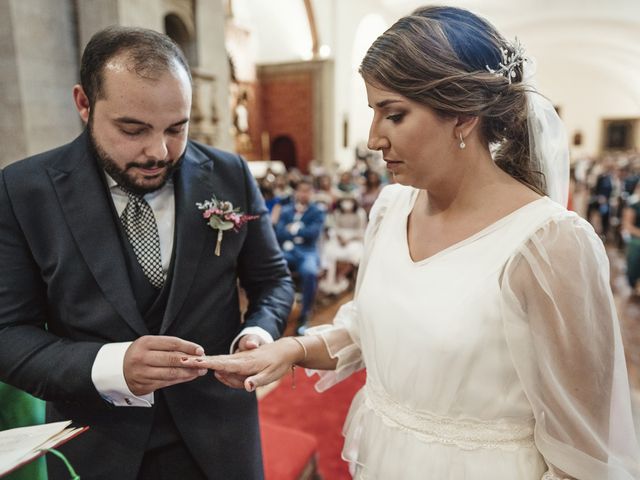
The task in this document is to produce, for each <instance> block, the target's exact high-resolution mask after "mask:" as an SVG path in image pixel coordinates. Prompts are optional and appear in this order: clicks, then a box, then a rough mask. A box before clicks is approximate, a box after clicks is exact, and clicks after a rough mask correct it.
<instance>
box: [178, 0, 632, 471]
mask: <svg viewBox="0 0 640 480" xmlns="http://www.w3.org/2000/svg"><path fill="white" fill-rule="evenodd" d="M531 66H532V62H531V61H530V60H528V59H527V58H526V57H525V56H524V53H523V50H522V48H521V46H520V45H519V44H517V43H515V44H511V43H508V42H506V41H505V40H504V39H503V38H502V36H501V35H500V34H499V33H498V32H497V31H496V30H495V29H494V27H493V26H492V25H490V24H489V23H488V22H487V21H486V20H484V19H482V18H480V17H478V16H476V15H474V14H472V13H470V12H468V11H465V10H461V9H458V8H449V7H426V8H421V9H418V10H416V11H415V12H413V14H411V15H409V16H407V17H405V18H402V19H400V20H399V21H398V22H397V23H396V24H395V25H393V26H392V27H391V28H390V29H389V30H387V31H386V32H385V33H384V34H383V35H381V36H380V37H379V38H378V39H377V40H376V41H375V42H374V43H373V45H372V46H371V47H370V49H369V51H368V52H367V54H366V56H365V58H364V60H363V62H362V65H361V67H360V71H361V74H362V76H363V78H364V81H365V83H366V88H367V94H368V100H369V105H370V106H371V108H372V109H373V114H374V116H373V121H372V124H371V130H370V138H369V147H370V148H371V149H375V150H380V151H381V152H382V154H383V157H384V159H385V161H386V162H387V168H388V170H389V171H390V172H391V173H392V174H393V175H394V177H395V179H396V181H397V183H398V184H397V185H392V186H389V187H386V188H385V189H384V190H383V191H382V194H381V195H380V197H379V199H378V200H377V201H376V203H375V205H374V207H373V210H372V212H371V219H370V224H369V227H368V230H367V234H366V238H365V252H364V258H363V262H362V265H361V268H360V271H359V278H358V283H357V287H356V295H355V299H354V300H353V301H352V302H350V303H349V304H347V305H345V306H343V307H342V308H341V310H340V311H339V313H338V315H337V316H336V318H335V320H334V323H333V325H331V326H326V327H320V328H316V329H311V330H310V331H309V332H308V334H307V335H306V336H304V337H287V338H284V339H280V340H278V341H277V342H275V343H273V344H269V345H265V346H262V347H260V348H259V349H255V350H252V351H248V352H242V353H238V354H236V355H230V356H217V357H204V358H200V359H193V358H190V359H186V360H185V364H189V363H191V362H197V363H200V364H204V365H205V366H207V367H208V368H211V369H213V370H215V371H216V372H215V373H216V377H217V379H218V380H220V381H222V382H224V383H226V384H227V385H229V386H232V387H237V388H241V387H245V388H246V389H247V390H253V389H255V388H256V387H257V386H259V385H265V384H267V383H270V382H273V381H274V380H276V379H278V378H280V377H281V376H283V375H285V374H286V373H287V372H288V371H289V370H290V368H291V367H292V365H301V366H304V367H307V368H311V369H316V370H320V372H319V373H320V377H321V379H320V381H319V383H318V385H317V388H318V389H319V390H323V389H326V388H329V387H330V386H331V385H333V384H335V383H336V382H338V381H340V380H341V379H343V378H345V377H346V376H348V375H349V374H351V373H353V372H354V371H356V370H358V369H361V368H364V367H366V368H367V382H366V385H365V386H364V387H363V389H362V390H361V391H360V392H359V393H358V395H357V396H356V398H355V399H354V401H353V405H352V407H351V410H350V412H349V416H348V419H347V422H346V427H345V435H346V440H345V446H344V451H343V456H344V458H345V459H347V460H348V461H349V462H351V463H352V464H353V466H354V469H355V476H356V478H359V479H385V480H386V479H391V478H401V479H404V480H408V479H434V480H436V479H447V480H462V479H464V480H476V479H487V480H488V479H491V480H513V479H518V480H534V479H535V480H540V479H564V478H575V479H580V480H604V479H608V480H614V479H615V480H631V479H634V478H640V477H639V476H638V475H639V474H638V449H637V446H636V437H635V433H634V429H633V422H632V418H631V408H630V393H629V385H628V379H627V372H626V367H625V360H624V354H623V349H622V341H621V336H620V330H619V326H618V319H617V317H616V311H615V306H614V303H613V299H612V295H611V291H610V288H609V268H608V261H607V257H606V254H605V251H604V248H603V245H602V243H601V242H600V240H599V239H598V236H597V235H596V234H595V233H594V231H593V229H592V228H591V226H590V225H589V224H588V223H587V222H585V221H584V220H582V219H581V218H579V217H578V216H576V215H575V214H574V213H571V212H568V211H567V210H566V209H565V208H564V207H563V205H564V204H565V202H566V196H567V186H568V174H567V170H568V153H567V144H566V138H565V135H564V131H563V128H562V126H561V124H560V121H559V119H558V118H557V115H556V113H555V111H554V110H553V108H552V107H551V105H550V103H549V102H548V101H547V100H546V99H545V98H544V97H543V96H541V95H540V94H538V93H536V92H535V90H534V88H533V87H532V86H531V83H530V80H529V78H528V73H527V70H528V69H529V67H531Z"/></svg>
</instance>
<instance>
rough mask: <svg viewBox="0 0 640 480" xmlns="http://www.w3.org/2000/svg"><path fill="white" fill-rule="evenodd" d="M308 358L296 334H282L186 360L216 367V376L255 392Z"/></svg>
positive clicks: (194, 363) (212, 367) (221, 380)
mask: <svg viewBox="0 0 640 480" xmlns="http://www.w3.org/2000/svg"><path fill="white" fill-rule="evenodd" d="M303 358H304V351H303V350H302V348H301V346H300V344H299V343H298V342H296V341H295V340H293V339H292V338H282V339H280V340H278V341H277V342H274V343H270V344H266V345H262V346H261V347H260V348H256V349H253V350H246V351H243V352H238V353H234V354H233V355H215V356H205V357H198V358H193V357H189V358H187V357H184V359H183V360H182V362H183V364H185V365H187V366H198V367H200V368H202V367H204V368H208V369H210V370H214V371H215V376H216V378H217V379H218V380H219V381H220V382H222V383H224V384H225V385H227V386H229V387H233V388H243V387H244V388H245V390H247V391H248V392H252V391H254V390H255V389H256V387H259V386H262V385H267V384H269V383H271V382H274V381H276V380H278V379H280V378H281V377H283V376H284V375H285V374H286V373H287V372H289V371H290V369H291V365H293V364H294V363H296V362H299V361H301V360H302V359H303Z"/></svg>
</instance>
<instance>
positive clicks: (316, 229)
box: [276, 178, 325, 330]
mask: <svg viewBox="0 0 640 480" xmlns="http://www.w3.org/2000/svg"><path fill="white" fill-rule="evenodd" d="M312 196H313V185H312V183H311V180H309V179H307V178H303V179H301V180H300V181H298V184H297V186H296V191H295V194H294V199H295V201H294V202H291V203H289V204H287V205H283V206H282V211H281V212H280V218H279V220H278V223H277V224H276V236H277V237H278V242H279V243H280V247H281V248H282V251H283V252H284V257H285V259H286V260H287V263H288V264H289V268H290V269H291V270H292V271H293V272H297V273H298V275H299V276H300V280H301V282H302V311H301V312H300V317H299V318H298V326H299V327H301V329H302V330H304V329H305V328H306V323H307V321H308V319H309V315H310V313H311V308H312V307H313V301H314V299H315V296H316V289H317V286H318V271H319V269H320V256H319V254H318V240H319V239H320V236H321V234H322V231H323V227H324V218H325V213H324V210H322V209H321V208H319V207H318V206H317V205H316V204H315V203H314V202H312V201H311V199H312Z"/></svg>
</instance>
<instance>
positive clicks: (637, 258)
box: [622, 184, 640, 296]
mask: <svg viewBox="0 0 640 480" xmlns="http://www.w3.org/2000/svg"><path fill="white" fill-rule="evenodd" d="M628 205H629V206H628V207H627V208H625V209H624V214H623V217H622V228H623V232H624V234H625V237H627V241H628V243H627V279H628V280H629V285H630V286H631V288H632V289H633V293H634V295H636V296H640V281H639V280H640V184H636V188H635V190H634V192H633V194H632V195H631V196H630V197H629V198H628Z"/></svg>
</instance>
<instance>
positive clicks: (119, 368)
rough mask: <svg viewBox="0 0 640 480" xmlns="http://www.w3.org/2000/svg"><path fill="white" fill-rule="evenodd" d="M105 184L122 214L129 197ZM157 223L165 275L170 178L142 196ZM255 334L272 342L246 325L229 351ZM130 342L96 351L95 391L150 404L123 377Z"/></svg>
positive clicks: (114, 399)
mask: <svg viewBox="0 0 640 480" xmlns="http://www.w3.org/2000/svg"><path fill="white" fill-rule="evenodd" d="M107 185H108V186H109V191H110V192H111V198H112V199H113V203H114V205H115V207H116V212H117V213H118V216H120V215H121V214H122V212H123V211H124V209H125V207H126V206H127V202H128V201H129V198H128V197H127V194H126V193H124V192H123V191H122V190H121V189H120V188H119V187H118V184H117V183H116V181H115V180H114V179H113V178H111V177H110V176H109V175H108V174H107ZM144 199H145V200H146V201H147V203H148V204H149V206H150V207H151V210H153V214H154V216H155V218H156V224H157V225H158V234H159V236H160V255H161V257H162V271H163V273H164V275H165V278H166V275H167V272H168V271H169V267H170V263H171V255H172V252H173V231H174V227H175V196H174V189H173V182H172V181H171V180H169V181H168V182H167V183H166V184H165V185H164V186H163V187H162V188H160V189H159V190H156V191H155V192H152V193H148V194H146V195H145V196H144ZM248 334H255V335H258V336H259V337H260V338H261V339H262V340H264V341H265V342H266V343H271V342H273V337H271V335H270V334H269V332H267V331H266V330H264V329H263V328H260V327H247V328H245V329H243V330H242V331H241V332H240V334H239V335H238V336H237V337H236V338H235V339H234V340H233V342H232V343H231V347H230V349H229V351H230V352H233V351H234V350H235V349H236V344H237V343H238V341H239V340H240V338H241V337H242V336H244V335H248ZM131 343H132V342H121V343H107V344H105V345H104V346H103V347H102V348H101V349H100V350H99V351H98V355H97V356H96V359H95V360H94V362H93V367H92V369H91V380H92V381H93V385H94V386H95V387H96V390H97V391H98V393H99V394H100V395H101V396H102V398H104V399H105V400H106V401H108V402H110V403H111V404H113V405H115V406H118V407H129V406H131V407H150V406H152V405H153V393H149V394H147V395H141V396H136V395H134V394H133V393H131V390H129V387H128V386H127V382H126V380H125V378H124V355H125V353H126V351H127V349H128V348H129V345H131Z"/></svg>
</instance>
